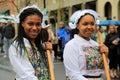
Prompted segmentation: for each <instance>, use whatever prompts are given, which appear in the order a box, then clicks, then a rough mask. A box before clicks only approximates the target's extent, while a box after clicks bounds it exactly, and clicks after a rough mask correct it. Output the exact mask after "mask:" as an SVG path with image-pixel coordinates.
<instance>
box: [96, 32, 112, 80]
mask: <svg viewBox="0 0 120 80" xmlns="http://www.w3.org/2000/svg"><path fill="white" fill-rule="evenodd" d="M98 38H99V41H100V44H103V40H102V35H101V33H100V32H99V31H98ZM102 58H103V64H104V68H105V74H106V80H111V79H110V74H109V69H108V63H107V62H108V61H107V58H106V56H105V54H104V53H102Z"/></svg>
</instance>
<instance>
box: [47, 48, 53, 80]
mask: <svg viewBox="0 0 120 80" xmlns="http://www.w3.org/2000/svg"><path fill="white" fill-rule="evenodd" d="M47 58H48V64H49V71H50V78H51V80H55V76H54V70H53V63H52V59H51V53H50V51H49V50H47Z"/></svg>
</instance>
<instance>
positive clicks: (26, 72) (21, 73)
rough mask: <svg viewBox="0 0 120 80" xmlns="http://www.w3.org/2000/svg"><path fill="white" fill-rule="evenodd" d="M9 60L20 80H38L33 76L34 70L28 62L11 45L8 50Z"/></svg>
mask: <svg viewBox="0 0 120 80" xmlns="http://www.w3.org/2000/svg"><path fill="white" fill-rule="evenodd" d="M9 59H10V62H11V65H12V67H13V70H14V71H15V73H16V75H17V77H16V78H19V79H20V80H38V79H37V77H36V76H35V75H34V74H35V73H34V69H33V67H32V65H31V63H30V62H29V60H28V59H27V58H26V57H25V56H23V55H21V56H20V53H19V51H18V50H17V49H16V47H15V46H13V45H11V46H10V48H9Z"/></svg>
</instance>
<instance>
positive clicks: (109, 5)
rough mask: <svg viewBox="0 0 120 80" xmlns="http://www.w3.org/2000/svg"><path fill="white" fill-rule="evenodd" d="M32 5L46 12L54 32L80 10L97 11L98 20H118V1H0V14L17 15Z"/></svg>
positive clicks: (119, 3) (119, 4) (119, 2)
mask: <svg viewBox="0 0 120 80" xmlns="http://www.w3.org/2000/svg"><path fill="white" fill-rule="evenodd" d="M32 4H36V5H37V6H39V8H40V9H41V10H43V9H45V10H46V13H47V16H48V17H47V18H48V21H49V22H50V23H51V24H52V25H53V29H54V30H56V26H57V24H58V23H59V22H60V21H64V22H65V23H68V22H69V17H70V16H71V15H72V13H73V12H75V11H76V10H82V9H93V10H95V11H97V12H98V13H99V14H100V18H99V19H100V20H105V19H113V20H120V16H119V14H120V0H0V13H1V12H4V11H6V10H9V11H10V15H11V14H14V15H17V14H18V13H19V10H20V9H21V8H23V7H25V6H27V5H32Z"/></svg>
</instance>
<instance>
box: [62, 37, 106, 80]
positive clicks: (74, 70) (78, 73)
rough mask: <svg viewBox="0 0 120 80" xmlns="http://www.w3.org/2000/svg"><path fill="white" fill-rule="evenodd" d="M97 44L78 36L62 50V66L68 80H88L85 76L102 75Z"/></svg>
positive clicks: (100, 57)
mask: <svg viewBox="0 0 120 80" xmlns="http://www.w3.org/2000/svg"><path fill="white" fill-rule="evenodd" d="M98 46H99V44H98V43H97V42H95V41H93V40H92V39H90V40H89V41H86V40H85V39H83V38H82V37H80V36H78V35H74V38H73V39H72V40H70V41H69V42H68V43H67V44H66V46H65V48H64V54H63V58H64V66H65V69H66V74H67V75H68V77H69V78H70V80H88V79H87V78H85V77H84V76H83V75H85V76H99V75H101V74H104V71H103V65H102V56H101V54H100V51H99V48H98Z"/></svg>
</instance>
